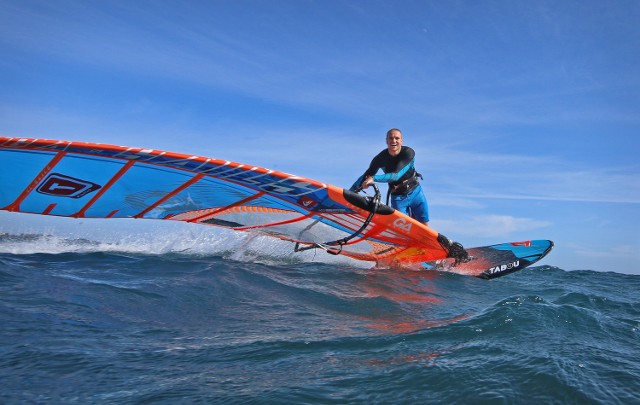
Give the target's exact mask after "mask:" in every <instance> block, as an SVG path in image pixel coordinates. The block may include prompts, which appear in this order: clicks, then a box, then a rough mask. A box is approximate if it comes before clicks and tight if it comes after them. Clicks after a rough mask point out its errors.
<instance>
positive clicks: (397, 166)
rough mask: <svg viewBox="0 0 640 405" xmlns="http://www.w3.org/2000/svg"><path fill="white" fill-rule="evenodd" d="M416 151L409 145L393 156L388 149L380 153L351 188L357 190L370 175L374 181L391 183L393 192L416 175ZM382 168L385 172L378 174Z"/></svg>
mask: <svg viewBox="0 0 640 405" xmlns="http://www.w3.org/2000/svg"><path fill="white" fill-rule="evenodd" d="M415 156H416V153H415V152H414V150H413V149H411V148H410V147H408V146H403V147H402V148H401V149H400V153H398V154H397V155H396V156H391V155H390V154H389V151H388V150H387V149H385V150H383V151H382V152H380V153H378V154H377V155H376V156H375V157H374V158H373V160H372V161H371V164H370V165H369V168H368V169H367V170H366V171H365V172H364V174H363V175H362V176H360V178H358V180H356V182H355V183H354V184H353V186H351V190H357V189H359V188H360V185H361V184H362V182H363V181H364V179H365V178H366V177H368V176H372V177H373V181H375V182H378V183H389V187H390V190H392V191H391V193H392V194H393V189H394V188H395V187H397V186H400V185H402V184H403V183H405V182H406V181H408V180H411V179H413V178H414V177H415V176H416V169H415V168H414V167H413V165H414V160H415ZM380 169H382V171H383V172H384V173H385V174H378V175H376V173H377V172H378V170H380Z"/></svg>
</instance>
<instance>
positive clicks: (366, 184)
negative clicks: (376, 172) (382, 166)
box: [360, 176, 374, 190]
mask: <svg viewBox="0 0 640 405" xmlns="http://www.w3.org/2000/svg"><path fill="white" fill-rule="evenodd" d="M373 183H374V181H373V177H371V176H367V177H365V179H364V180H363V181H362V184H361V185H360V188H361V189H363V190H364V189H365V188H368V187H369V186H370V185H372V184H373Z"/></svg>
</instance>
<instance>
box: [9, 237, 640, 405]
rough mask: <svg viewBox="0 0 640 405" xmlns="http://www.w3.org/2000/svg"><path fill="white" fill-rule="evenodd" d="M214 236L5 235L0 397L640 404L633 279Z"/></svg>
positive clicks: (639, 327)
mask: <svg viewBox="0 0 640 405" xmlns="http://www.w3.org/2000/svg"><path fill="white" fill-rule="evenodd" d="M215 242H216V243H217V245H216V243H214V245H215V246H216V247H215V248H214V249H213V250H211V249H210V246H211V245H212V244H211V243H205V242H203V241H190V242H189V243H188V244H187V245H180V244H175V243H174V244H173V245H171V246H167V245H166V244H165V243H164V242H162V241H160V242H154V243H149V242H148V241H147V242H140V241H136V240H119V241H117V242H110V243H104V242H100V243H96V242H92V241H89V240H84V239H65V238H59V237H51V236H37V235H18V236H16V235H2V236H0V325H1V326H0V330H1V333H0V353H1V355H0V381H2V385H1V386H2V389H1V391H0V402H1V403H4V404H12V403H64V404H70V403H71V404H72V403H80V404H86V403H101V404H110V403H113V404H122V403H171V404H173V403H221V404H234V403H239V404H244V403H249V404H251V403H255V404H300V403H309V404H323V403H327V404H329V403H349V404H372V403H380V404H403V403H407V404H417V403H532V404H539V403H568V404H571V403H576V404H578V403H579V404H590V403H594V404H595V403H603V404H604V403H606V404H612V403H613V404H615V403H619V404H638V403H640V276H637V275H625V274H618V273H615V272H614V271H615V269H611V270H612V271H611V272H594V271H566V270H564V269H560V268H556V267H549V266H538V267H531V268H528V269H525V270H522V271H520V272H517V273H514V274H511V275H508V276H505V277H503V278H499V279H495V280H490V281H487V280H481V279H477V278H473V277H467V276H460V275H455V274H445V273H437V272H431V271H423V272H416V271H407V272H402V271H397V270H385V269H370V268H368V265H367V266H362V265H358V264H356V263H355V262H346V261H340V260H338V259H336V260H335V261H334V262H331V261H329V262H327V261H320V260H319V259H320V257H315V256H313V254H312V253H308V254H307V256H296V255H295V254H293V253H292V252H291V251H286V252H283V251H279V252H277V253H274V252H272V251H269V250H268V249H266V250H265V249H264V246H258V248H255V247H254V248H253V249H252V248H251V245H252V243H251V241H248V242H249V243H248V244H247V243H246V242H247V241H244V242H242V243H240V242H238V243H235V242H234V243H231V242H228V241H227V242H224V241H215ZM207 246H208V247H209V248H206V247H207ZM247 246H248V247H247ZM321 254H322V255H326V254H325V253H322V252H321V253H318V255H321Z"/></svg>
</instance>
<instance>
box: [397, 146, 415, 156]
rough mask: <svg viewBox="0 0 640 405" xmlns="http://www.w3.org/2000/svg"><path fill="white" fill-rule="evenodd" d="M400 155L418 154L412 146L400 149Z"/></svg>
mask: <svg viewBox="0 0 640 405" xmlns="http://www.w3.org/2000/svg"><path fill="white" fill-rule="evenodd" d="M400 153H407V154H412V155H415V154H416V152H415V151H414V150H413V149H412V148H411V147H410V146H403V147H402V148H401V149H400Z"/></svg>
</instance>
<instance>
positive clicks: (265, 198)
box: [0, 137, 553, 278]
mask: <svg viewBox="0 0 640 405" xmlns="http://www.w3.org/2000/svg"><path fill="white" fill-rule="evenodd" d="M375 191H376V193H375V195H374V196H369V197H367V196H363V195H361V194H358V193H354V192H352V191H349V190H345V189H343V188H340V187H336V186H332V185H330V184H325V183H321V182H318V181H316V180H313V179H308V178H304V177H300V176H295V175H292V174H288V173H284V172H279V171H275V170H269V169H265V168H262V167H257V166H252V165H247V164H242V163H237V162H231V161H228V160H221V159H214V158H208V157H202V156H195V155H185V154H179V153H173V152H166V151H162V150H156V149H143V148H133V147H125V146H115V145H107V144H96V143H87V142H70V141H58V140H46V139H34V138H8V137H0V209H1V210H5V211H12V212H22V213H31V214H40V215H52V216H61V217H72V218H147V219H155V220H163V221H182V222H188V223H196V224H202V225H209V226H216V227H222V228H227V229H231V230H234V231H240V232H254V233H259V234H263V235H267V236H270V237H274V238H279V239H282V240H286V241H290V242H293V243H294V244H295V245H294V246H295V248H294V250H295V251H303V250H308V249H314V248H322V249H324V250H326V251H327V252H329V253H333V254H342V255H345V256H348V257H351V258H353V259H357V260H367V261H372V262H376V263H378V264H383V265H385V266H398V267H410V268H412V267H415V266H418V267H420V268H426V269H430V268H435V269H438V270H445V271H452V272H456V273H461V274H469V275H475V276H478V277H484V278H493V277H498V276H500V275H503V274H508V273H510V272H512V271H515V270H519V269H521V268H523V267H526V266H528V265H530V264H532V263H534V262H536V261H538V260H540V259H541V258H542V257H544V256H545V255H546V254H547V253H548V252H549V251H550V250H551V248H552V247H553V243H552V242H550V241H534V243H531V241H528V242H522V243H518V244H503V245H494V246H492V247H488V248H477V249H476V250H474V249H471V250H469V252H471V253H472V254H475V255H476V256H473V255H472V257H467V252H466V251H465V250H464V249H462V247H461V246H459V245H456V244H455V243H452V242H451V241H450V240H449V239H448V238H446V237H444V236H443V235H441V234H439V233H438V232H437V231H435V230H434V229H432V228H430V227H428V226H426V225H424V224H422V223H420V222H418V221H416V220H414V219H413V218H410V217H408V216H406V215H404V214H403V213H401V212H398V211H396V210H394V209H393V208H391V207H389V206H387V205H385V204H382V203H381V202H380V193H379V191H378V190H377V188H375ZM521 246H525V247H524V248H522V247H521ZM456 247H459V249H456ZM447 257H449V259H448V260H446V259H447ZM471 259H473V260H471ZM480 259H482V260H480ZM445 265H446V266H445ZM496 266H498V267H496ZM502 266H506V267H504V269H503V267H502Z"/></svg>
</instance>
